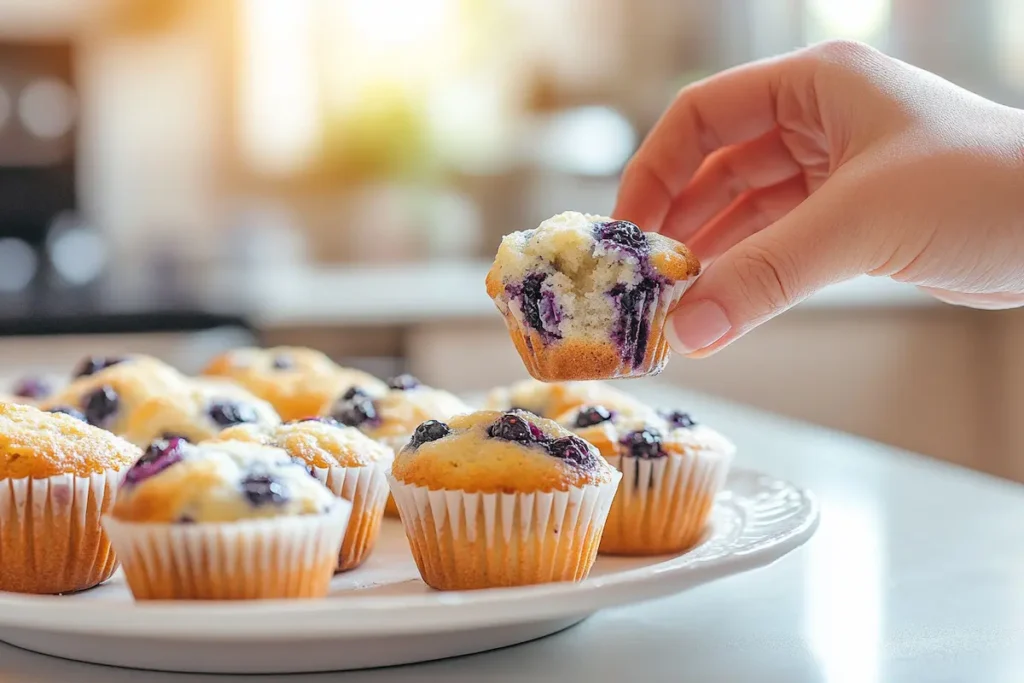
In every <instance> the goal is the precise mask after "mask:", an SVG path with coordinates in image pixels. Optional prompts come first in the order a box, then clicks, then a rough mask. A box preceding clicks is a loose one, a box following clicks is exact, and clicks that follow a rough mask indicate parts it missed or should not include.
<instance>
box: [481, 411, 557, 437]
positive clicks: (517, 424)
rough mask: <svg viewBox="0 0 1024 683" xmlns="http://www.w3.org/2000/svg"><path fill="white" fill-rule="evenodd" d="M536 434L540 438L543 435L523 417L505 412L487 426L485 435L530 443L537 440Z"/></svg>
mask: <svg viewBox="0 0 1024 683" xmlns="http://www.w3.org/2000/svg"><path fill="white" fill-rule="evenodd" d="M538 435H539V436H540V438H543V436H544V435H543V433H542V432H541V431H540V429H538V428H537V426H536V425H532V424H530V423H529V422H527V421H526V420H525V419H524V418H523V417H521V416H519V415H516V414H514V413H505V414H504V415H502V416H501V417H499V418H498V421H497V422H495V423H494V424H492V425H491V426H490V427H488V428H487V436H490V437H492V438H495V439H504V440H505V441H518V442H520V443H532V442H534V441H538V440H539V439H538V438H537V437H538Z"/></svg>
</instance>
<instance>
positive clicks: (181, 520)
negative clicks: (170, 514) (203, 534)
mask: <svg viewBox="0 0 1024 683" xmlns="http://www.w3.org/2000/svg"><path fill="white" fill-rule="evenodd" d="M177 523H178V524H195V523H196V520H195V518H194V517H192V516H190V515H182V516H181V517H178V519H177Z"/></svg>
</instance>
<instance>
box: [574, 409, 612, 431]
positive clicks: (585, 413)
mask: <svg viewBox="0 0 1024 683" xmlns="http://www.w3.org/2000/svg"><path fill="white" fill-rule="evenodd" d="M610 419H612V413H611V411H610V410H608V409H607V408H605V407H604V406H588V407H586V408H582V409H581V410H580V412H579V413H577V414H576V427H577V429H583V428H585V427H593V426H594V425H598V424H601V423H602V422H607V421H608V420H610Z"/></svg>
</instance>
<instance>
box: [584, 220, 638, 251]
mask: <svg viewBox="0 0 1024 683" xmlns="http://www.w3.org/2000/svg"><path fill="white" fill-rule="evenodd" d="M594 239H597V240H600V241H602V242H609V243H611V244H614V245H615V246H618V247H625V248H627V249H629V250H630V251H634V252H636V253H637V254H645V253H647V252H648V251H650V246H649V245H648V244H647V236H646V235H644V233H643V231H641V230H640V228H639V227H637V226H636V224H634V223H630V222H629V221H608V222H606V223H598V224H596V225H595V226H594Z"/></svg>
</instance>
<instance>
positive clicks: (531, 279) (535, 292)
mask: <svg viewBox="0 0 1024 683" xmlns="http://www.w3.org/2000/svg"><path fill="white" fill-rule="evenodd" d="M546 279H547V275H546V274H544V273H534V274H532V275H529V276H527V277H526V279H525V280H523V284H522V287H521V288H519V291H518V293H519V296H520V297H521V298H522V308H523V316H524V317H525V318H526V322H527V323H528V324H529V325H530V327H532V328H533V329H535V330H537V331H538V332H540V333H542V334H544V335H546V336H548V337H550V338H552V339H560V338H561V335H560V334H559V333H558V324H559V323H560V322H561V320H562V312H561V309H560V308H559V307H558V302H557V301H556V300H555V293H554V292H552V291H551V290H549V289H544V281H545V280H546Z"/></svg>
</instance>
